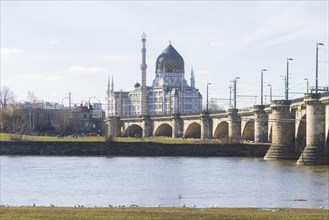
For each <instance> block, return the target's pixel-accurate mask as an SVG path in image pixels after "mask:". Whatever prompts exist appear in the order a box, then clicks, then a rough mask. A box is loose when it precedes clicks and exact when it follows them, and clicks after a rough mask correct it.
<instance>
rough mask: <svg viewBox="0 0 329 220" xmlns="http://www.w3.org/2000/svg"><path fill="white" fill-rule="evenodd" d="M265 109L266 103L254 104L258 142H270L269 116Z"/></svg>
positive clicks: (255, 139)
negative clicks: (268, 131)
mask: <svg viewBox="0 0 329 220" xmlns="http://www.w3.org/2000/svg"><path fill="white" fill-rule="evenodd" d="M264 109H265V105H254V113H255V138H254V141H256V142H268V133H267V130H268V116H267V113H266V112H265V110H264Z"/></svg>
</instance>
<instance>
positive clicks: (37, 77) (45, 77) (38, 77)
mask: <svg viewBox="0 0 329 220" xmlns="http://www.w3.org/2000/svg"><path fill="white" fill-rule="evenodd" d="M20 78H21V79H22V80H29V81H36V82H54V81H61V80H63V79H64V76H61V75H59V74H40V73H25V74H22V75H21V76H20Z"/></svg>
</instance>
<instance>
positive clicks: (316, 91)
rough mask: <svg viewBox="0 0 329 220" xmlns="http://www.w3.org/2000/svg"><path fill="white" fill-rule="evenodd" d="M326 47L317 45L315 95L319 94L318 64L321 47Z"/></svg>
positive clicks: (320, 44)
mask: <svg viewBox="0 0 329 220" xmlns="http://www.w3.org/2000/svg"><path fill="white" fill-rule="evenodd" d="M322 45H324V44H323V43H316V55H315V93H318V77H319V75H318V70H319V67H318V63H319V46H322Z"/></svg>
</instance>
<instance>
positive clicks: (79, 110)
mask: <svg viewBox="0 0 329 220" xmlns="http://www.w3.org/2000/svg"><path fill="white" fill-rule="evenodd" d="M72 112H73V113H84V112H89V108H88V107H87V106H78V107H76V108H75V109H73V111H72Z"/></svg>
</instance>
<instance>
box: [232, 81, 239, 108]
mask: <svg viewBox="0 0 329 220" xmlns="http://www.w3.org/2000/svg"><path fill="white" fill-rule="evenodd" d="M237 79H240V77H235V78H234V81H233V82H234V106H233V108H234V109H236V82H237Z"/></svg>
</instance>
